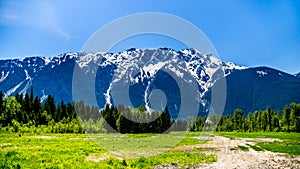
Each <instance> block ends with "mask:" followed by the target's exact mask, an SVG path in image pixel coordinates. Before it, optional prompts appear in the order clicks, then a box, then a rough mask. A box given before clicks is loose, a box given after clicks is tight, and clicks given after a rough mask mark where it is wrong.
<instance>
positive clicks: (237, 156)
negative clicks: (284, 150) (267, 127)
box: [196, 136, 300, 169]
mask: <svg viewBox="0 0 300 169" xmlns="http://www.w3.org/2000/svg"><path fill="white" fill-rule="evenodd" d="M259 141H264V142H268V141H275V140H274V139H260V140H259ZM276 141H279V140H278V139H277V140H276ZM246 144H250V145H254V144H255V143H254V139H249V138H247V139H236V140H230V139H229V138H226V137H221V136H215V137H214V139H213V140H212V141H210V142H209V143H207V144H203V145H197V146H196V147H206V148H215V149H217V150H219V151H218V152H216V155H217V162H215V163H212V164H205V165H203V168H204V169H233V168H234V169H257V168H261V169H283V168H284V169H300V158H299V157H294V158H293V157H290V156H286V155H283V154H279V153H273V152H270V151H255V150H253V149H251V148H249V151H242V150H239V149H238V150H230V149H232V148H235V147H237V146H245V145H246Z"/></svg>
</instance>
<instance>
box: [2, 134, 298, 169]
mask: <svg viewBox="0 0 300 169" xmlns="http://www.w3.org/2000/svg"><path fill="white" fill-rule="evenodd" d="M214 134H217V135H222V136H225V137H229V138H232V139H234V138H279V139H281V140H283V141H275V142H259V141H258V142H257V143H256V145H254V146H252V145H246V146H238V147H236V148H235V149H239V150H243V151H248V150H249V148H252V149H253V150H255V151H265V150H269V151H273V152H280V153H286V154H289V155H300V154H299V152H300V144H299V141H300V136H299V134H297V133H235V132H231V133H214ZM199 136H200V137H204V138H210V137H211V136H212V135H211V133H200V132H191V133H186V132H174V133H170V134H162V135H159V134H125V135H121V134H96V135H85V134H43V135H34V134H24V135H20V134H17V133H15V134H14V133H10V134H9V133H5V134H0V168H1V169H2V168H4V169H6V168H53V169H54V168H55V169H58V168H154V167H155V166H157V165H167V164H169V165H175V166H179V167H183V168H184V167H187V166H201V164H203V163H211V162H215V161H216V155H214V154H215V153H214V152H215V151H214V150H213V149H212V150H210V149H203V148H189V149H187V148H180V147H182V146H190V145H196V144H203V143H206V142H207V140H205V139H203V140H199V139H198V138H197V137H199ZM174 147H175V148H174ZM204 151H210V152H212V154H211V155H205V154H204Z"/></svg>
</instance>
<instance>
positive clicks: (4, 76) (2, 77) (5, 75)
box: [0, 71, 9, 83]
mask: <svg viewBox="0 0 300 169" xmlns="http://www.w3.org/2000/svg"><path fill="white" fill-rule="evenodd" d="M8 75H9V72H6V73H4V71H2V75H1V78H0V83H1V82H2V81H4V80H5V79H6V78H7V76H8Z"/></svg>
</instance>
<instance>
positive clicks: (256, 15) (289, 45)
mask: <svg viewBox="0 0 300 169" xmlns="http://www.w3.org/2000/svg"><path fill="white" fill-rule="evenodd" d="M141 12H163V13H169V14H172V15H176V16H178V17H181V18H183V19H186V20H187V21H189V22H191V23H192V24H194V25H195V26H197V27H198V28H199V29H200V30H202V31H203V32H204V33H205V34H206V35H207V37H208V38H209V39H210V40H211V42H212V43H213V44H214V46H215V48H216V49H217V51H218V53H219V57H220V58H221V59H222V60H223V61H225V62H228V61H232V62H235V63H237V64H241V65H246V66H262V65H263V66H270V67H273V68H276V69H280V70H283V71H286V72H289V73H292V74H293V73H296V72H299V71H300V66H299V63H300V1H297V0H291V1H288V0H282V1H280V0H278V1H271V0H269V1H267V0H266V1H259V0H253V1H241V0H236V1H235V0H226V1H220V0H191V1H184V0H181V1H179V0H172V1H156V0H153V1H141V0H130V1H124V0H107V1H101V0H100V1H96V0H95V1H93V0H89V1H83V0H77V1H71V0H49V1H48V0H45V1H38V0H33V1H29V0H28V1H27V0H24V1H14V0H7V1H5V0H1V1H0V37H1V38H0V59H6V58H20V57H25V56H35V55H41V56H50V57H51V56H55V55H58V54H61V53H64V52H74V51H80V50H81V48H82V47H83V45H84V44H85V42H86V41H87V40H88V38H89V37H90V36H91V35H92V34H93V33H94V32H96V31H97V30H98V29H100V28H101V27H103V26H104V25H106V24H108V23H110V22H111V21H113V20H115V19H118V18H120V17H122V16H126V15H129V14H135V13H141ZM161 46H162V47H165V46H168V47H172V48H175V49H180V48H182V47H184V46H182V44H180V43H178V42H176V41H174V40H172V39H167V38H162V37H159V36H145V37H134V38H131V39H129V40H128V41H124V42H123V43H121V44H119V46H118V47H117V48H116V49H115V50H123V48H124V49H125V48H128V47H138V48H147V47H149V48H154V47H161Z"/></svg>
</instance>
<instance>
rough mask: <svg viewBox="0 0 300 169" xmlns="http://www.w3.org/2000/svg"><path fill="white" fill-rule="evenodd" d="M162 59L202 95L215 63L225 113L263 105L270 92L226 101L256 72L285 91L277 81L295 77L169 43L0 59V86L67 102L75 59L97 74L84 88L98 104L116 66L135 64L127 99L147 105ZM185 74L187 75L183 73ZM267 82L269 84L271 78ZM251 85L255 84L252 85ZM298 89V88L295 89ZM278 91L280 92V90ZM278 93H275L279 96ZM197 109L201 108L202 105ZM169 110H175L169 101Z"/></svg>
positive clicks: (124, 67) (211, 81)
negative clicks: (222, 86)
mask: <svg viewBox="0 0 300 169" xmlns="http://www.w3.org/2000/svg"><path fill="white" fill-rule="evenodd" d="M169 61H173V62H174V63H177V64H178V65H176V64H173V65H172V64H170V63H169ZM162 63H164V65H167V66H165V67H166V70H168V71H170V72H173V73H174V75H175V76H177V77H181V76H182V77H185V76H186V74H189V76H191V77H193V78H194V79H196V81H197V84H198V88H199V89H198V92H199V95H200V96H201V97H204V96H205V95H207V93H208V92H209V90H210V89H211V87H212V86H213V84H214V82H215V80H216V79H215V78H214V77H213V75H214V73H215V72H214V71H215V70H216V67H217V66H218V65H219V66H221V67H222V71H223V72H224V76H225V77H226V80H227V86H229V87H228V88H229V89H227V101H226V105H225V111H224V112H225V113H231V111H232V108H239V107H241V108H244V109H245V111H252V110H253V109H252V108H251V107H253V108H260V109H261V108H265V107H263V106H265V104H266V102H271V101H270V98H267V99H266V101H265V102H262V103H261V104H260V103H256V102H253V101H252V103H251V104H249V105H251V106H250V108H249V106H245V105H240V104H239V103H238V101H239V99H237V100H236V101H228V100H230V99H233V100H235V99H236V98H237V96H238V94H237V93H234V91H240V93H243V91H244V90H247V89H249V90H250V89H251V90H253V91H254V90H259V88H263V86H264V84H265V83H267V81H266V82H265V80H258V79H260V78H261V79H269V78H270V77H271V76H270V75H272V78H271V79H269V80H270V81H272V79H275V81H276V82H274V84H276V85H278V84H279V85H282V86H284V90H286V91H288V93H290V92H289V89H288V86H285V85H283V84H284V83H285V82H284V81H288V80H289V81H292V82H293V83H296V84H298V83H299V81H298V80H299V78H296V76H294V75H290V74H288V73H284V72H282V71H278V70H275V69H271V68H268V67H257V68H246V67H243V66H239V65H236V64H234V63H232V62H228V63H224V62H222V61H221V60H219V59H218V58H216V57H215V56H213V55H212V54H201V52H199V51H197V50H195V49H193V48H190V49H183V50H179V51H175V50H173V49H171V48H158V49H135V48H131V49H128V50H125V51H122V52H118V53H105V52H97V53H90V52H67V53H64V54H61V55H58V56H56V57H52V58H47V57H36V56H35V57H26V58H22V59H9V60H0V89H1V90H2V91H3V92H4V94H5V96H6V97H8V96H13V95H15V94H16V93H23V94H25V93H28V92H29V90H30V87H31V86H33V88H34V91H35V95H37V96H39V97H41V98H43V99H45V98H46V97H47V95H48V94H51V95H54V96H55V98H56V99H57V101H60V100H64V101H66V102H72V101H73V96H72V95H73V94H74V93H72V80H73V79H72V77H73V70H74V67H75V65H77V66H78V68H79V69H80V70H81V71H82V73H83V74H89V73H90V74H92V75H93V77H95V78H96V79H97V78H98V80H96V84H95V87H93V86H89V87H88V88H96V89H97V91H90V92H92V93H93V92H95V93H96V96H97V102H98V105H99V107H103V106H104V105H105V104H106V103H110V99H111V98H110V99H108V98H109V97H108V96H110V92H111V91H110V90H109V89H110V86H111V83H112V80H115V81H118V80H119V81H120V80H121V79H122V80H124V77H123V76H124V75H122V74H121V73H120V72H122V70H127V69H128V68H133V69H136V70H139V71H138V72H137V74H136V76H133V77H130V78H127V79H125V80H128V81H129V82H130V84H131V85H132V86H134V87H133V89H131V90H133V91H137V93H139V94H135V95H134V96H132V97H133V98H131V99H133V104H134V106H138V105H140V104H143V105H146V106H147V97H148V95H147V92H146V89H147V84H148V83H149V82H150V81H151V80H152V81H153V80H155V79H163V77H165V75H163V74H160V75H159V76H158V75H157V73H158V72H159V70H160V69H161V68H162ZM116 71H119V72H116ZM99 72H100V73H99ZM249 72H251V73H249ZM240 74H243V75H240ZM280 77H284V78H280ZM183 79H184V78H183ZM240 79H242V81H245V82H244V83H245V86H238V85H237V84H236V83H238V81H239V80H240ZM249 79H252V81H251V80H250V81H249ZM291 79H292V80H291ZM295 79H297V80H295ZM185 80H186V81H187V79H185ZM262 81H263V82H262ZM254 82H255V83H256V84H258V83H263V84H262V85H254V84H252V83H254ZM246 84H252V85H246ZM271 84H272V85H273V83H271ZM291 84H292V83H291ZM156 85H158V86H161V87H162V88H163V89H164V90H166V91H167V96H169V95H170V96H171V93H172V92H174V91H175V88H174V87H173V86H168V85H165V84H161V83H160V82H157V84H156ZM164 85H165V86H164ZM253 86H256V87H255V89H254V88H253ZM148 88H149V87H148ZM243 88H244V89H243ZM245 88H247V89H245ZM256 88H257V89H256ZM294 88H295V86H293V90H294ZM150 89H151V88H150ZM153 89H154V88H153ZM275 89H276V87H275V86H271V87H270V88H269V90H275ZM87 90H89V89H87ZM298 90H299V89H297V90H296V91H298ZM259 91H260V90H259ZM262 92H265V91H262ZM254 93H255V92H254ZM295 93H297V92H295ZM243 94H244V95H245V96H246V97H250V95H253V93H252V94H249V93H248V92H245V93H243ZM278 94H279V95H280V93H278ZM248 95H249V96H248ZM279 95H278V96H276V97H278V98H279ZM255 96H256V95H255ZM173 97H174V96H173ZM228 97H229V99H228ZM294 97H295V96H293V97H291V98H290V99H287V100H288V101H290V100H292V101H299V102H300V100H298V99H296V98H294ZM170 98H171V100H172V101H173V102H174V103H175V102H176V101H177V102H178V98H176V97H175V98H172V97H170ZM207 98H209V97H207ZM176 99H177V100H176ZM138 100H140V101H138ZM275 100H276V98H275ZM277 100H279V101H280V103H279V104H278V106H282V104H287V103H286V102H284V101H283V100H280V99H277ZM241 102H243V100H241ZM169 104H171V103H169ZM172 104H173V103H172ZM244 104H247V103H244ZM253 104H254V106H253ZM256 105H257V106H256ZM202 109H204V108H203V107H202ZM171 111H172V109H171ZM173 111H175V107H174V110H173ZM187 111H189V110H187ZM203 111H204V110H199V112H203ZM200 114H201V113H200Z"/></svg>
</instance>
